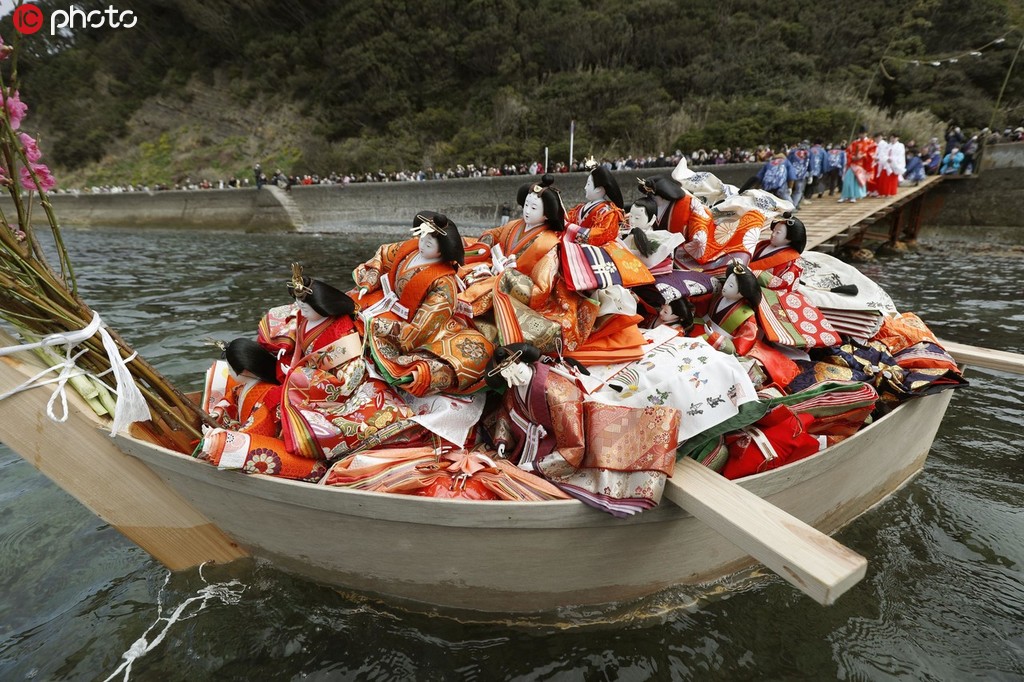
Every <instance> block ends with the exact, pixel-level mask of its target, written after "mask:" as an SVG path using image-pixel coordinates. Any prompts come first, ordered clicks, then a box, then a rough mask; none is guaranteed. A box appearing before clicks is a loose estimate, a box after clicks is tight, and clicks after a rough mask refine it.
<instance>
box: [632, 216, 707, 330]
mask: <svg viewBox="0 0 1024 682" xmlns="http://www.w3.org/2000/svg"><path fill="white" fill-rule="evenodd" d="M627 215H628V221H629V223H628V224H629V226H630V231H629V232H628V233H627V235H626V236H625V238H624V239H623V243H624V244H625V246H626V248H628V249H629V250H630V251H632V252H633V253H634V254H636V256H637V257H638V258H639V259H640V260H641V261H642V262H643V263H644V264H645V265H646V266H647V267H648V269H649V270H650V272H651V273H652V274H653V275H654V284H650V285H644V286H639V287H635V288H634V289H633V290H632V291H633V293H635V294H636V295H637V298H638V299H639V302H640V309H638V312H640V313H641V314H644V315H645V317H646V318H647V319H646V320H645V326H648V327H649V326H656V325H657V324H658V323H659V322H658V319H659V317H660V316H661V315H662V314H663V313H664V314H668V311H666V310H664V307H665V306H666V305H670V304H671V305H673V306H674V307H675V308H676V314H678V313H680V312H684V311H683V306H684V305H687V306H689V308H690V316H689V317H690V322H689V323H687V324H685V325H683V327H684V328H686V327H688V326H689V324H690V323H692V318H693V315H692V307H693V306H692V305H689V302H688V299H690V298H692V297H696V298H701V297H707V296H710V295H711V294H712V293H713V292H714V291H715V280H714V278H713V277H711V276H710V275H708V274H706V273H704V272H700V271H697V270H681V269H677V268H676V267H675V256H674V253H675V251H676V249H677V247H679V245H680V244H682V242H683V235H681V234H678V233H675V232H667V231H665V230H654V229H653V228H654V222H655V220H656V218H657V205H656V204H655V202H654V199H653V198H651V197H640V198H639V199H637V200H636V201H634V202H633V205H632V206H630V208H629V213H628V214H627ZM684 299H686V301H685V302H684ZM679 317H680V318H681V319H684V320H685V315H679Z"/></svg>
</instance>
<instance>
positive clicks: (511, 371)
mask: <svg viewBox="0 0 1024 682" xmlns="http://www.w3.org/2000/svg"><path fill="white" fill-rule="evenodd" d="M498 374H500V375H501V376H502V378H503V379H505V381H506V382H507V383H508V385H509V386H525V385H526V384H528V383H529V382H530V379H531V378H532V377H533V369H531V368H530V366H529V365H527V364H526V363H525V362H513V363H511V364H509V365H507V366H505V367H503V368H502V369H501V371H500V372H498Z"/></svg>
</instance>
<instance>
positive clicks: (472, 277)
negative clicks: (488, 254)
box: [466, 263, 494, 284]
mask: <svg viewBox="0 0 1024 682" xmlns="http://www.w3.org/2000/svg"><path fill="white" fill-rule="evenodd" d="M493 274H494V273H493V272H491V268H490V267H489V266H488V265H487V263H481V264H480V265H477V266H476V267H474V268H473V269H472V270H470V271H469V275H468V276H467V277H466V283H467V284H468V283H472V282H476V281H477V280H481V279H486V278H487V277H490V276H491V275H493Z"/></svg>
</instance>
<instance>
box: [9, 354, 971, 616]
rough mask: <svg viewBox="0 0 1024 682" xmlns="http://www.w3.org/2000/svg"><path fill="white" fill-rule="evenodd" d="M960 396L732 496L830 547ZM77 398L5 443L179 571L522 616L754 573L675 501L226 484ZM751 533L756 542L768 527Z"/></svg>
mask: <svg viewBox="0 0 1024 682" xmlns="http://www.w3.org/2000/svg"><path fill="white" fill-rule="evenodd" d="M0 343H2V340H0ZM36 371H38V370H37V369H36V368H35V367H33V366H32V362H31V358H26V357H18V358H15V357H7V358H0V382H2V383H0V385H2V386H5V387H6V386H12V385H17V384H20V383H21V382H22V381H23V380H24V378H25V377H26V376H31V375H32V374H35V373H36ZM951 395H952V392H951V391H946V392H943V393H940V394H937V395H932V396H927V397H922V398H919V399H917V400H913V401H911V402H908V403H906V404H904V405H902V406H900V407H899V408H897V409H896V410H894V411H893V412H892V413H891V414H889V415H888V416H886V417H884V418H883V419H880V420H879V421H877V422H876V423H874V424H872V425H870V426H868V427H867V428H865V429H863V430H861V431H860V432H859V433H857V434H856V435H855V436H853V437H851V438H849V439H847V440H846V441H843V442H842V443H840V444H838V445H836V446H834V447H832V448H829V449H828V450H825V451H823V452H821V453H819V454H817V455H815V456H813V457H811V458H808V459H804V460H801V461H798V462H796V463H793V464H790V465H787V466H785V467H782V468H779V469H776V470H772V471H769V472H766V473H762V474H758V475H756V476H751V477H749V478H745V479H742V480H740V481H739V484H740V485H741V486H742V487H743V488H746V489H747V490H749V491H751V492H753V493H755V494H756V495H757V496H760V497H761V498H764V499H765V500H767V501H768V502H770V503H771V504H773V505H775V506H777V507H779V508H780V509H782V510H784V511H785V512H788V513H789V514H791V515H792V516H794V517H797V518H798V519H801V520H802V521H805V522H806V523H808V524H810V525H812V526H813V527H815V528H817V529H819V530H821V531H823V532H825V533H833V532H835V531H837V530H839V529H840V528H842V527H843V526H845V525H846V524H848V523H850V522H851V521H852V520H854V519H855V518H857V517H858V516H859V515H860V514H862V513H864V512H865V511H867V510H868V509H870V508H871V507H872V506H874V505H876V504H878V503H879V502H881V501H882V500H884V499H885V498H886V497H888V496H889V495H891V494H892V493H893V492H894V491H895V490H897V489H898V488H900V486H902V485H904V484H905V483H906V482H907V481H909V480H910V479H911V478H913V476H914V475H915V474H917V473H918V472H919V471H920V470H921V468H922V467H923V466H924V462H925V458H926V457H927V455H928V451H929V448H930V447H931V444H932V441H933V439H934V438H935V434H936V432H937V430H938V427H939V424H940V422H941V421H942V417H943V415H944V414H945V411H946V407H947V405H948V404H949V400H950V397H951ZM68 397H69V405H70V406H71V411H72V415H71V417H70V418H69V420H68V421H67V422H66V423H65V424H56V423H52V422H51V421H50V420H49V419H48V418H47V417H46V414H45V411H46V410H45V404H46V401H47V400H48V398H49V392H47V391H40V390H33V391H29V392H24V393H20V394H17V395H15V396H13V397H11V398H8V399H7V400H5V401H3V402H2V403H0V413H2V414H3V419H2V420H0V440H3V442H5V443H7V444H8V445H9V446H10V447H11V448H12V449H14V450H16V451H17V452H19V453H20V454H21V455H22V456H23V457H24V458H25V459H26V460H28V461H29V462H31V463H32V464H34V465H35V466H36V467H37V468H39V469H40V470H41V471H42V472H43V473H45V474H47V475H49V476H50V477H51V478H54V479H55V480H57V481H58V484H59V485H61V486H62V487H64V488H65V489H66V490H68V492H70V493H71V494H72V495H74V496H75V497H76V498H78V499H79V500H81V501H83V502H85V503H86V504H87V506H89V507H90V509H92V511H94V512H95V513H97V514H98V515H99V516H100V517H101V518H103V519H104V520H106V521H107V522H109V523H110V524H111V525H113V526H114V527H116V528H118V529H119V530H120V531H121V532H122V533H124V534H125V535H127V536H128V537H129V538H130V539H132V540H133V541H134V542H136V543H137V544H139V545H140V546H142V547H143V548H144V549H147V551H149V552H150V553H151V554H153V555H154V557H155V558H157V559H158V560H160V561H162V562H163V563H164V564H165V565H167V566H168V567H169V568H171V569H181V568H186V567H189V566H194V565H197V564H200V563H202V562H204V561H218V562H227V561H231V560H234V559H237V558H240V557H244V556H246V555H251V556H254V557H257V558H260V559H265V560H267V561H270V562H272V563H273V564H274V565H275V566H277V567H279V568H281V569H283V570H285V571H290V572H293V573H295V574H298V575H301V576H305V577H308V578H311V579H313V580H315V581H318V582H321V583H325V584H330V585H338V586H344V587H346V588H351V589H355V590H358V591H363V592H369V593H375V594H379V595H385V596H387V597H390V598H393V599H398V600H408V601H412V602H418V603H420V604H427V605H431V606H438V607H444V608H453V609H468V610H475V611H485V612H505V613H514V612H538V611H551V610H555V609H558V608H560V607H567V606H582V605H597V604H606V603H612V602H623V601H626V600H632V599H636V598H639V597H643V596H646V595H650V594H653V593H656V592H658V591H660V590H663V589H665V588H669V587H672V586H675V585H680V584H700V583H704V582H708V581H712V580H716V579H720V578H722V577H723V576H727V575H729V574H731V573H733V572H736V571H738V570H740V569H743V568H744V567H746V566H749V565H751V564H753V563H755V561H754V560H753V559H752V558H751V557H750V556H748V555H747V553H746V552H745V551H744V550H743V549H740V548H739V547H737V546H736V545H734V544H732V542H730V541H729V540H727V539H725V538H724V537H723V536H722V535H720V534H719V533H718V532H717V531H716V530H714V529H713V528H712V527H711V526H709V525H707V524H706V523H705V522H703V521H701V520H698V519H697V518H695V517H694V516H692V515H690V514H688V513H686V512H684V511H683V510H682V509H680V508H679V507H677V506H675V505H673V504H671V503H670V502H668V501H664V502H663V503H662V504H661V505H660V506H659V507H658V508H656V509H654V510H652V511H648V512H645V513H643V514H641V515H638V516H635V517H632V518H629V519H616V518H613V517H611V516H609V515H607V514H603V513H600V512H598V511H595V510H594V509H591V508H589V507H586V506H585V505H583V504H582V503H580V502H577V501H574V500H573V501H552V502H533V503H512V502H469V501H460V500H442V499H433V498H420V497H407V496H401V495H388V494H381V493H373V492H363V491H356V490H347V489H340V488H330V487H323V486H313V485H310V484H305V483H297V482H293V481H288V480H283V479H277V478H273V477H264V476H256V475H245V474H242V473H240V472H237V471H220V470H218V469H216V468H215V467H212V466H210V465H209V464H207V463H206V462H202V461H198V460H196V459H193V458H192V457H189V456H186V455H181V454H178V453H176V452H173V451H171V450H168V449H165V448H162V447H159V446H157V445H154V444H152V443H149V442H147V441H145V440H141V439H139V438H135V437H132V436H127V435H117V436H115V437H111V436H110V435H109V434H107V433H105V432H103V431H101V430H100V429H101V424H100V423H99V421H98V420H97V418H95V417H94V416H93V415H92V413H91V411H89V410H88V409H87V408H86V407H85V405H84V403H82V402H81V401H80V400H77V396H74V395H69V396H68ZM677 476H678V472H677ZM673 499H675V498H673ZM750 521H751V525H752V526H753V529H752V530H753V531H754V532H755V533H756V532H758V527H757V524H758V522H759V519H757V518H752V519H751V520H750ZM826 540H827V538H826ZM860 576H863V567H861V568H860V571H859V576H857V578H856V579H859V577H860ZM784 577H788V578H792V577H793V576H784ZM799 579H800V578H799V576H795V579H794V580H793V581H794V582H799ZM856 579H854V580H852V582H850V583H849V584H853V583H854V582H856ZM844 589H845V588H844Z"/></svg>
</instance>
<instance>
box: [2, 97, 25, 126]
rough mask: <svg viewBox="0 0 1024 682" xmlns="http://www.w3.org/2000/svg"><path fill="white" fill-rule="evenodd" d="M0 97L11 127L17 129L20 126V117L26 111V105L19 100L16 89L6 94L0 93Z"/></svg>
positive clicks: (22, 116) (23, 116)
mask: <svg viewBox="0 0 1024 682" xmlns="http://www.w3.org/2000/svg"><path fill="white" fill-rule="evenodd" d="M0 98H2V99H3V102H4V108H6V109H7V116H8V117H9V118H10V119H11V128H12V129H14V130H17V129H18V128H20V127H21V119H23V118H25V114H27V113H28V105H27V104H25V103H24V102H22V101H21V97H19V96H18V91H17V90H15V91H14V92H13V93H11V94H7V95H4V94H2V93H0Z"/></svg>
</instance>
